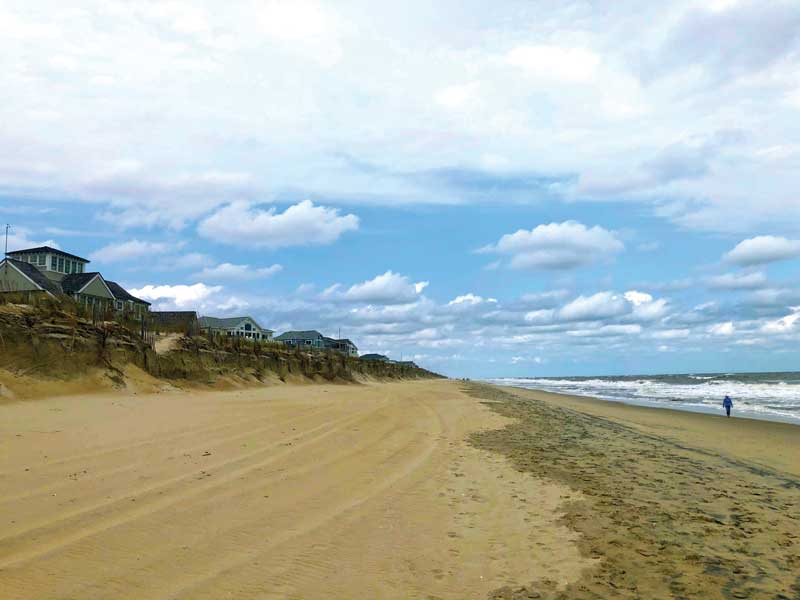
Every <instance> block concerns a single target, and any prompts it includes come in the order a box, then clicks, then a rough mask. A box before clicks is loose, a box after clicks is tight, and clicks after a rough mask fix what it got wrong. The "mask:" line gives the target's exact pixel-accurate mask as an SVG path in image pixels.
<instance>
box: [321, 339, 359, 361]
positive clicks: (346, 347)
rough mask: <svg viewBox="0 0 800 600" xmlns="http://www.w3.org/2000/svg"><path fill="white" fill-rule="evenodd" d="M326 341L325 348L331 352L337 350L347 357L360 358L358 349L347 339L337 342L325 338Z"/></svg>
mask: <svg viewBox="0 0 800 600" xmlns="http://www.w3.org/2000/svg"><path fill="white" fill-rule="evenodd" d="M324 341H325V348H328V349H330V350H336V351H337V352H341V353H342V354H344V355H346V356H353V357H355V358H358V348H357V347H356V345H355V344H354V343H353V342H351V341H350V340H348V339H347V338H342V339H339V340H335V339H333V338H329V337H326V338H324Z"/></svg>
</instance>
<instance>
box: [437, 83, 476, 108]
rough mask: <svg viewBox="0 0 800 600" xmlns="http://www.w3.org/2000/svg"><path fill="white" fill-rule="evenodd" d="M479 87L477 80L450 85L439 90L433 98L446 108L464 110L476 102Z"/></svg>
mask: <svg viewBox="0 0 800 600" xmlns="http://www.w3.org/2000/svg"><path fill="white" fill-rule="evenodd" d="M478 87H479V86H478V84H477V83H475V82H472V83H465V84H460V85H450V86H447V87H444V88H442V89H440V90H439V91H437V92H436V93H435V94H434V96H433V99H434V100H435V101H436V103H437V104H440V105H441V106H444V107H445V108H449V109H452V110H463V109H465V108H467V107H468V106H470V105H471V104H473V103H474V102H475V100H476V95H477V92H478Z"/></svg>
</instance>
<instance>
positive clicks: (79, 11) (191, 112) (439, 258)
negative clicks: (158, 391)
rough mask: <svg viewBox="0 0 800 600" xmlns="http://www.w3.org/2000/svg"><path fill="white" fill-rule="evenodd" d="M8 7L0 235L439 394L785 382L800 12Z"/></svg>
mask: <svg viewBox="0 0 800 600" xmlns="http://www.w3.org/2000/svg"><path fill="white" fill-rule="evenodd" d="M69 4H74V3H65V2H60V1H55V0H54V1H51V2H48V1H45V0H19V1H16V0H3V2H1V3H0V68H1V69H2V74H3V75H2V77H3V85H2V92H0V97H2V102H0V117H1V118H0V218H2V219H3V220H4V221H7V222H9V223H11V224H12V225H13V227H14V229H13V234H12V237H11V243H10V245H11V246H12V247H24V246H28V245H33V244H40V243H44V242H46V243H49V244H55V245H58V246H59V247H61V248H63V249H65V250H68V251H70V252H73V253H76V254H80V255H83V256H87V257H89V258H91V260H92V267H94V268H95V269H97V270H100V271H101V272H102V273H103V274H104V275H106V276H108V277H109V278H111V279H114V280H116V281H119V282H120V283H122V284H123V285H125V286H127V287H128V288H129V289H131V290H133V291H134V293H137V294H138V295H140V296H141V297H144V298H147V299H150V300H152V301H153V302H154V304H155V306H156V308H159V307H160V308H164V309H167V308H178V309H196V310H198V311H199V312H201V313H202V314H205V315H217V316H222V315H234V314H250V315H252V316H254V317H256V318H257V319H258V320H259V321H261V323H262V324H263V325H265V326H267V327H269V328H271V329H275V330H278V331H283V330H285V329H288V328H303V329H311V328H315V329H319V330H321V331H323V332H324V333H326V334H328V335H334V336H335V335H336V334H337V332H338V331H339V329H341V333H342V336H343V337H349V338H351V339H353V340H354V341H355V342H356V344H357V345H358V346H359V349H360V350H361V351H362V352H381V353H386V354H389V355H390V356H392V357H396V358H399V357H400V356H401V354H402V356H403V357H404V358H414V359H415V360H417V361H418V362H419V363H421V364H423V365H425V366H428V367H430V368H433V369H436V370H439V371H441V372H444V373H446V374H449V375H456V376H462V375H464V376H491V375H498V376H501V375H531V376H536V375H565V374H605V373H609V374H612V373H613V374H616V373H658V372H686V371H688V372H700V371H736V370H783V369H794V368H796V367H797V359H798V350H797V349H798V339H799V338H800V335H799V332H800V278H799V277H798V266H800V4H798V2H796V1H794V0H792V1H781V0H774V1H772V2H753V1H749V0H738V1H737V0H702V1H680V0H676V1H674V2H669V3H655V2H652V3H651V2H647V3H643V2H641V1H639V0H635V1H634V0H616V1H614V2H596V1H593V0H585V1H581V2H578V1H575V2H570V1H565V0H558V1H555V0H553V1H549V0H538V1H537V0H524V1H516V0H504V1H502V2H499V3H491V4H487V3H486V2H478V1H473V0H441V1H438V2H435V3H431V2H416V1H414V0H411V1H409V2H403V3H396V2H392V3H390V2H375V1H374V0H372V1H354V0H338V1H337V2H330V3H323V2H316V1H313V0H309V1H306V0H292V1H287V2H282V1H270V0H229V1H228V2H225V3H220V2H212V1H208V2H202V1H189V0H181V1H167V0H159V1H155V2H147V1H141V2H123V1H119V2H113V1H102V2H101V1H96V2H94V1H91V0H87V1H85V2H81V3H79V4H80V6H81V8H71V7H69V6H68V5H69Z"/></svg>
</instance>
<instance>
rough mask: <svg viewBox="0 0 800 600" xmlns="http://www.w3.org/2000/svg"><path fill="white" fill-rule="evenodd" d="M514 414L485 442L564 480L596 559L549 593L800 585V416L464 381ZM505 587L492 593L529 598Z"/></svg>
mask: <svg viewBox="0 0 800 600" xmlns="http://www.w3.org/2000/svg"><path fill="white" fill-rule="evenodd" d="M468 392H469V393H471V394H473V395H474V396H475V397H478V398H483V399H486V400H488V401H489V406H491V407H492V408H493V409H494V410H495V411H497V412H498V413H499V414H501V415H504V416H506V417H510V418H513V419H515V423H514V424H513V425H511V426H509V427H506V428H504V429H502V430H497V431H488V432H482V433H477V434H474V435H473V436H472V440H473V442H474V443H475V444H476V445H477V446H478V447H480V448H484V449H488V450H491V451H493V452H498V453H500V454H503V455H505V456H507V457H508V458H509V459H511V460H512V461H513V463H514V465H515V467H516V468H518V469H520V470H521V471H523V472H528V473H532V474H534V475H536V476H537V477H541V478H543V479H544V480H546V481H553V482H557V483H561V484H563V485H566V486H568V487H569V488H570V489H572V490H573V491H575V492H580V493H581V494H582V500H581V501H579V502H575V503H572V504H571V505H569V506H567V508H566V512H565V517H564V521H563V522H564V523H566V524H567V525H568V526H569V528H570V529H571V530H573V531H577V532H579V533H580V534H581V538H580V546H581V549H582V552H583V554H584V555H585V556H588V557H592V558H596V559H597V561H598V562H597V565H596V567H595V568H594V569H593V570H591V571H588V572H585V574H584V576H583V577H582V578H581V579H579V580H578V581H577V582H575V583H571V584H569V585H568V586H567V588H565V589H557V586H556V585H553V586H551V588H550V589H549V590H547V591H544V590H543V589H542V588H541V586H540V585H537V586H536V587H535V589H536V590H538V592H537V593H541V597H547V598H563V599H567V598H697V599H727V598H765V599H766V598H787V599H788V598H800V576H798V569H800V428H798V427H797V426H795V425H790V424H786V423H778V422H767V421H759V420H749V419H735V418H732V419H728V418H726V417H724V416H711V415H705V414H698V413H691V412H683V411H675V410H668V409H661V408H646V407H639V406H631V405H626V404H621V403H618V402H606V401H600V400H593V399H589V398H582V397H575V396H565V395H560V394H553V393H548V392H540V391H534V390H520V389H515V388H498V387H495V386H489V385H483V384H469V386H468ZM526 593H527V590H517V591H514V590H512V589H506V590H502V591H501V592H500V593H498V594H496V595H495V597H496V598H525V597H527V596H526V595H525V594H526Z"/></svg>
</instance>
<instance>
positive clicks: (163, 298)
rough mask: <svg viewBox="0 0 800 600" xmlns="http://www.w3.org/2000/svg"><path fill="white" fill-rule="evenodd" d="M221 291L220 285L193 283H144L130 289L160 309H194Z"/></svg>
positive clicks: (135, 294) (132, 292)
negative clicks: (141, 285)
mask: <svg viewBox="0 0 800 600" xmlns="http://www.w3.org/2000/svg"><path fill="white" fill-rule="evenodd" d="M221 291H222V287H221V286H208V285H206V284H204V283H195V284H194V285H145V286H143V287H140V288H135V289H131V290H130V292H131V294H133V295H134V296H136V297H138V298H141V299H142V300H149V301H151V302H154V303H157V308H160V309H161V310H165V309H169V308H173V307H174V308H176V309H188V310H196V309H198V307H200V306H203V305H205V304H206V303H207V301H208V300H209V299H210V298H211V297H212V296H213V295H214V294H218V293H219V292H221Z"/></svg>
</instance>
